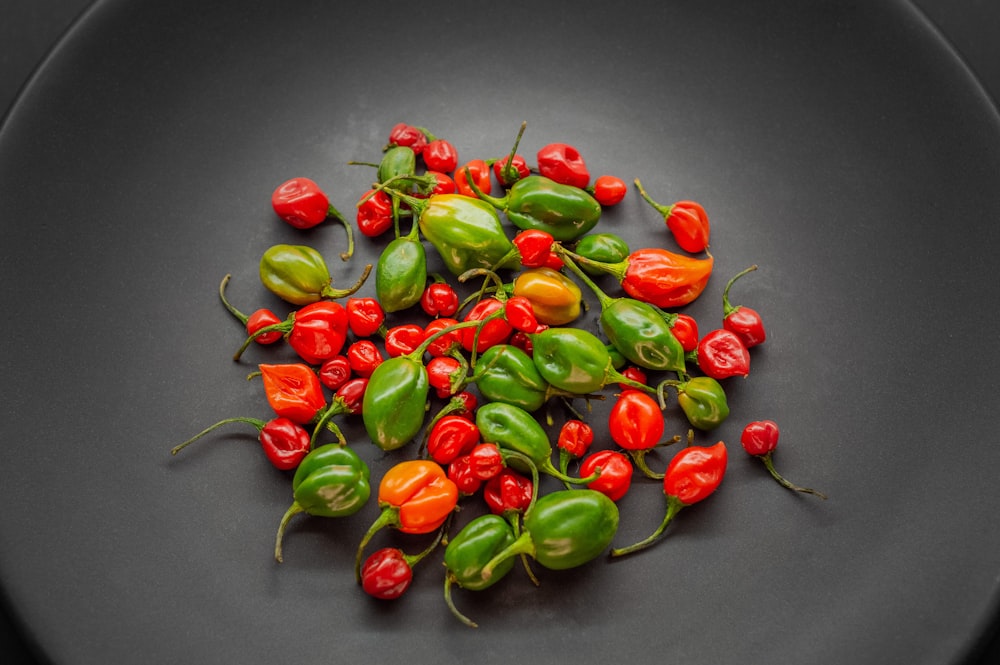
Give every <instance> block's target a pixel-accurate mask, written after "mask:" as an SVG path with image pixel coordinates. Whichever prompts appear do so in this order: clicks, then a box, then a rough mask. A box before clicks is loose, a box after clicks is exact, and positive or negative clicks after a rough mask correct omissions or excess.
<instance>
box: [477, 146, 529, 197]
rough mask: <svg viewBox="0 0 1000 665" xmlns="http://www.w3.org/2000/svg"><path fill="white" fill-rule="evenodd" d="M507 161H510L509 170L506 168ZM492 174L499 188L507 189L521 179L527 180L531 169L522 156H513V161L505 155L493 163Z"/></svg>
mask: <svg viewBox="0 0 1000 665" xmlns="http://www.w3.org/2000/svg"><path fill="white" fill-rule="evenodd" d="M508 161H510V165H511V166H510V168H509V169H508V168H507V162H508ZM493 174H494V175H495V176H496V179H497V182H498V183H500V186H501V187H504V188H507V187H510V186H512V185H513V184H514V183H515V182H517V181H518V180H520V179H521V178H527V177H528V176H529V175H531V168H530V167H529V166H528V162H527V161H526V160H525V159H524V157H523V156H522V155H514V159H513V160H510V155H507V156H506V157H502V158H500V159H498V160H497V161H495V162H493ZM483 191H484V192H485V191H486V190H485V189H484V190H483Z"/></svg>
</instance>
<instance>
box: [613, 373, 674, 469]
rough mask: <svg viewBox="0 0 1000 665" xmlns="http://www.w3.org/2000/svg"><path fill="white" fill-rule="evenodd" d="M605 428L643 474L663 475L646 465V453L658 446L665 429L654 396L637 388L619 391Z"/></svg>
mask: <svg viewBox="0 0 1000 665" xmlns="http://www.w3.org/2000/svg"><path fill="white" fill-rule="evenodd" d="M608 427H609V429H610V433H611V440H612V441H614V442H615V443H616V444H618V445H619V446H621V447H622V448H623V449H624V450H626V451H627V452H628V454H629V455H631V457H632V459H633V460H635V464H636V466H638V467H639V469H640V470H641V471H642V472H643V473H644V474H645V475H646V476H648V477H650V478H662V477H663V476H662V474H656V473H653V471H652V470H651V469H650V468H649V467H648V466H647V464H646V454H647V453H649V452H650V451H651V450H653V449H654V448H656V447H657V446H659V445H661V439H662V437H663V430H664V428H665V425H664V422H663V412H662V411H661V410H660V405H659V404H658V403H657V401H656V400H655V399H653V398H652V397H651V396H649V395H648V394H646V393H643V392H639V391H638V390H633V389H628V390H623V391H622V392H621V394H620V395H619V396H618V399H617V400H616V401H615V403H614V405H613V406H612V407H611V413H610V414H609V416H608ZM676 441H677V439H675V440H674V441H672V442H671V443H676Z"/></svg>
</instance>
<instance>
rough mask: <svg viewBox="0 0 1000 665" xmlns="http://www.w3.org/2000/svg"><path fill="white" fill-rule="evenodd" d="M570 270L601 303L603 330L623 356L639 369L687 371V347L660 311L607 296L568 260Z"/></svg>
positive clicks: (648, 305)
mask: <svg viewBox="0 0 1000 665" xmlns="http://www.w3.org/2000/svg"><path fill="white" fill-rule="evenodd" d="M563 261H564V263H565V265H566V267H567V268H569V269H570V270H571V271H573V273H575V274H576V276H577V277H579V278H580V279H581V280H583V282H584V283H585V284H586V285H587V286H589V287H590V289H591V290H592V291H593V292H594V295H596V296H597V299H598V301H600V303H601V318H600V320H601V329H602V330H603V331H604V334H605V335H606V336H607V338H608V340H609V341H610V342H611V343H612V344H613V345H614V347H615V348H616V349H618V350H619V351H621V353H622V355H623V356H625V357H626V358H628V359H629V360H631V361H632V362H633V363H635V364H636V365H638V366H639V367H644V368H646V369H653V370H671V371H674V372H681V373H683V372H684V371H685V363H684V347H683V346H681V343H680V341H678V339H677V338H676V337H675V336H674V333H673V330H671V326H670V323H668V322H667V320H666V319H664V317H663V313H662V312H661V310H660V309H658V308H657V307H654V306H653V305H650V304H649V303H646V302H642V301H641V300H636V299H635V298H629V297H626V296H623V297H619V298H612V297H610V296H608V294H606V293H605V292H604V291H603V290H601V288H600V287H599V286H597V284H595V283H594V281H593V280H592V279H590V277H588V276H587V274H586V273H584V272H583V271H582V270H581V269H580V268H579V267H578V266H577V265H576V262H574V261H573V260H572V259H571V258H569V257H568V256H565V257H563Z"/></svg>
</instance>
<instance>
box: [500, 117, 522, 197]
mask: <svg viewBox="0 0 1000 665" xmlns="http://www.w3.org/2000/svg"><path fill="white" fill-rule="evenodd" d="M527 126H528V121H527V120H523V121H521V128H520V129H519V130H517V137H516V138H515V139H514V147H512V148H511V149H510V154H509V155H507V163H506V164H504V165H503V168H502V169H500V171H501V173H503V178H501V179H502V180H503V182H504V184H505V185H506V184H507V183H511V184H513V183H515V182H517V181H518V180H520V178H521V174H520V173H518V171H517V168H515V166H514V157H515V156H516V155H517V146H519V145H520V144H521V137H522V136H524V130H525V128H526V127H527ZM508 186H509V185H508Z"/></svg>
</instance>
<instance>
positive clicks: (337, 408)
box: [309, 397, 350, 450]
mask: <svg viewBox="0 0 1000 665" xmlns="http://www.w3.org/2000/svg"><path fill="white" fill-rule="evenodd" d="M349 410H350V409H348V408H347V403H346V402H344V400H343V399H342V398H340V397H334V398H333V399H332V400H330V406H328V407H327V408H326V409H324V410H323V414H322V415H321V416H320V417H319V420H317V421H316V426H315V427H314V428H313V433H312V436H311V437H310V438H309V450H313V449H314V448H315V447H316V439H317V438H318V437H319V432H320V430H322V429H323V428H328V429H330V431H332V432H333V433H334V434H336V435H337V443H339V444H340V445H341V446H346V445H347V439H345V438H344V433H343V432H341V431H340V428H339V427H337V426H336V425H335V424H334V423H333V422H332V421H331V418H333V417H334V416H336V415H338V414H341V413H346V412H347V411H349Z"/></svg>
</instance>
